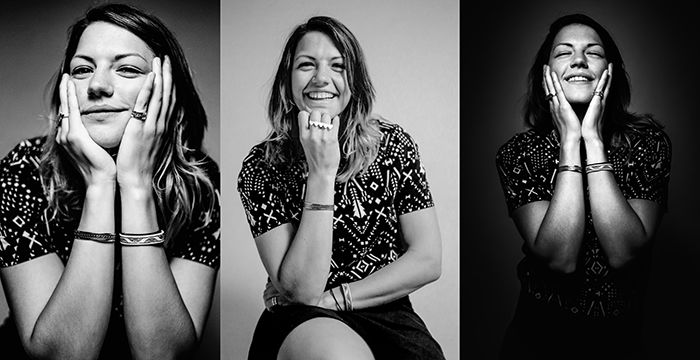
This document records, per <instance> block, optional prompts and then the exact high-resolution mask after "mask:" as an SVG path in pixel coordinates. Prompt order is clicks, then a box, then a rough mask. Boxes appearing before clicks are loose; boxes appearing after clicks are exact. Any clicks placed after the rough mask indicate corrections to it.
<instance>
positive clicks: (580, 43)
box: [549, 24, 608, 104]
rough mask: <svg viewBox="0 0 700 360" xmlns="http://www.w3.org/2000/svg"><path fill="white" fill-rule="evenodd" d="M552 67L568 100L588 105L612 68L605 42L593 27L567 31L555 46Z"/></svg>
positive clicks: (576, 25) (571, 26)
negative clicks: (606, 54)
mask: <svg viewBox="0 0 700 360" xmlns="http://www.w3.org/2000/svg"><path fill="white" fill-rule="evenodd" d="M549 66H550V67H551V69H552V71H554V72H555V73H556V74H557V76H558V77H559V81H560V82H561V85H562V89H563V90H564V94H565V95H566V99H567V100H568V101H569V103H572V104H587V103H589V102H590V101H591V99H592V97H593V91H594V90H595V88H596V85H597V84H598V81H599V80H600V76H601V75H602V74H603V70H605V69H606V68H607V66H608V60H607V58H606V57H605V49H603V42H602V41H601V40H600V37H599V36H598V33H596V32H595V30H593V29H592V28H591V27H589V26H586V25H581V24H571V25H567V26H565V27H563V28H562V29H561V30H560V31H559V33H558V34H557V36H555V37H554V42H553V43H552V51H551V52H550V54H549Z"/></svg>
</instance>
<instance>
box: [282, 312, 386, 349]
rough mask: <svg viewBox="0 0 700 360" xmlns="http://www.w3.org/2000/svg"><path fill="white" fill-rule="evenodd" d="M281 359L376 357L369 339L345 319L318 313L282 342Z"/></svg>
mask: <svg viewBox="0 0 700 360" xmlns="http://www.w3.org/2000/svg"><path fill="white" fill-rule="evenodd" d="M277 359H278V360H302V359H303V360H326V359H329V360H330V359H334V360H343V359H353V360H374V356H373V355H372V351H371V350H370V349H369V346H367V343H366V342H365V341H364V340H363V339H362V338H361V337H360V335H358V334H357V333H356V332H355V331H354V330H352V329H351V328H350V327H348V326H347V325H345V324H343V323H342V322H340V321H338V320H336V319H331V318H326V317H319V318H314V319H311V320H308V321H306V322H304V323H302V324H301V325H299V326H297V327H296V328H294V330H292V332H291V333H289V335H287V338H285V339H284V342H282V346H281V347H280V350H279V354H278V355H277Z"/></svg>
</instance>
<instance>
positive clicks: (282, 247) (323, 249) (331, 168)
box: [255, 111, 340, 305]
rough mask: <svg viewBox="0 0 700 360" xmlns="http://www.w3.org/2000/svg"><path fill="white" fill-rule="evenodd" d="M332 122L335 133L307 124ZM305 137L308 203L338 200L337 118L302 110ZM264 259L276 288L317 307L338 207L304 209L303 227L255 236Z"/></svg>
mask: <svg viewBox="0 0 700 360" xmlns="http://www.w3.org/2000/svg"><path fill="white" fill-rule="evenodd" d="M309 119H310V120H311V121H319V120H321V119H322V120H323V122H325V123H331V124H333V129H331V130H330V131H328V130H324V129H318V128H316V127H310V128H308V127H307V120H309ZM298 120H299V132H300V140H301V141H302V145H303V146H304V151H305V153H306V158H307V163H308V165H309V177H308V179H307V182H306V197H305V201H308V202H311V203H316V204H333V203H334V194H335V190H334V187H335V175H336V172H337V169H338V163H339V161H340V149H339V147H338V124H339V123H338V117H337V116H336V117H335V118H334V119H333V120H332V121H331V119H330V118H329V117H328V115H326V114H324V115H323V116H322V115H321V114H320V113H318V112H317V111H312V113H311V114H309V113H307V112H305V111H300V112H299V118H298ZM255 243H256V245H257V247H258V252H259V254H260V258H261V259H262V262H263V265H264V266H265V269H266V270H267V273H268V275H269V276H270V280H271V281H272V283H273V284H274V286H275V288H277V289H279V290H280V291H281V292H282V293H283V294H284V295H285V297H287V298H289V299H291V300H292V301H293V302H298V303H303V304H309V305H316V304H317V303H318V301H319V299H320V298H321V295H322V294H323V291H324V289H325V286H326V280H327V277H328V272H329V270H330V261H331V250H332V245H333V211H327V210H321V211H319V210H304V211H303V213H302V215H301V220H300V223H299V228H298V229H294V227H293V226H292V225H291V224H289V223H287V224H283V225H281V226H278V227H277V228H275V229H272V230H270V231H268V232H266V233H264V234H262V235H260V236H258V237H257V238H256V239H255Z"/></svg>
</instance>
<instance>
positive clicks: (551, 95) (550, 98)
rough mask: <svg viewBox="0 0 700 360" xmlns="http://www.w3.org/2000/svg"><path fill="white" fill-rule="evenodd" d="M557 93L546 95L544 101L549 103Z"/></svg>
mask: <svg viewBox="0 0 700 360" xmlns="http://www.w3.org/2000/svg"><path fill="white" fill-rule="evenodd" d="M556 95H557V93H552V94H547V95H546V96H545V97H544V98H545V100H547V101H549V100H552V98H553V97H555V96H556Z"/></svg>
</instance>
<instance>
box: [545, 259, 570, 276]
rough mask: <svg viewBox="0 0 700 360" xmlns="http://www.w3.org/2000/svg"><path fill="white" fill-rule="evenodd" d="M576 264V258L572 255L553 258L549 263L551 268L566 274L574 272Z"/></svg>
mask: <svg viewBox="0 0 700 360" xmlns="http://www.w3.org/2000/svg"><path fill="white" fill-rule="evenodd" d="M576 265H577V264H576V258H575V257H570V256H563V257H556V258H552V259H549V262H548V263H547V266H548V267H549V269H550V270H552V271H554V272H557V273H560V274H564V275H567V274H572V273H574V272H575V271H576Z"/></svg>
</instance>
